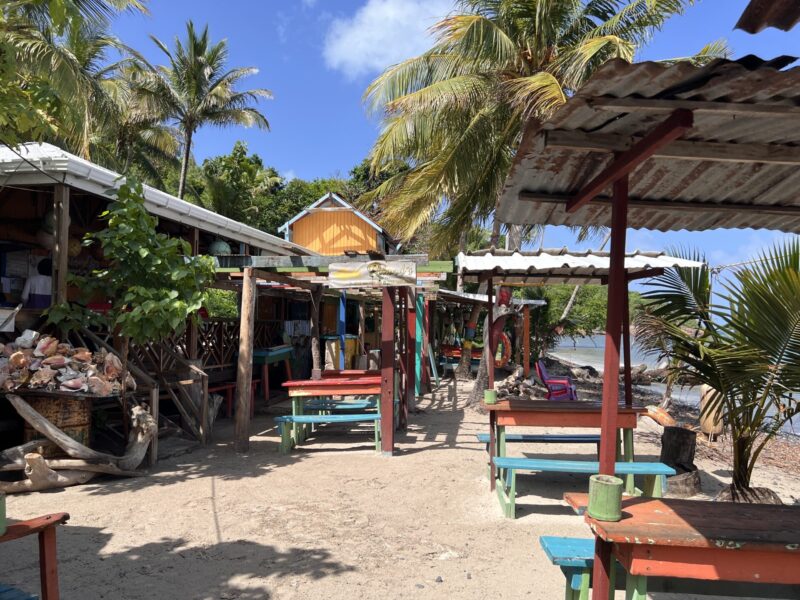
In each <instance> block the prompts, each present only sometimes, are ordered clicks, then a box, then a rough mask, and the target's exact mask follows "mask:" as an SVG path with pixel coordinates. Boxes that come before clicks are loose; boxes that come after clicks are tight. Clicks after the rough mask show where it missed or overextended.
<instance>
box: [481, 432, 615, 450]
mask: <svg viewBox="0 0 800 600" xmlns="http://www.w3.org/2000/svg"><path fill="white" fill-rule="evenodd" d="M475 435H476V437H477V438H478V441H479V442H483V443H484V444H486V450H487V451H488V450H489V434H488V433H477V434H475ZM506 442H520V443H526V444H595V445H596V446H597V452H598V453H599V452H600V436H599V435H597V434H594V433H578V434H561V433H507V434H506Z"/></svg>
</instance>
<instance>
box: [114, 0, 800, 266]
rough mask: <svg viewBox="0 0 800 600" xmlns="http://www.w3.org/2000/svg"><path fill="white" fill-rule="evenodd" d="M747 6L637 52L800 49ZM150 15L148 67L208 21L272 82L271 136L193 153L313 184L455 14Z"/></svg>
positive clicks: (326, 5) (235, 2) (720, 12)
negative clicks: (746, 22) (243, 160)
mask: <svg viewBox="0 0 800 600" xmlns="http://www.w3.org/2000/svg"><path fill="white" fill-rule="evenodd" d="M746 4H747V0H700V1H699V2H698V4H697V5H696V6H695V7H692V8H690V9H689V10H688V11H687V14H685V15H683V16H681V17H676V18H675V19H673V20H672V21H670V22H669V23H668V24H667V26H666V27H665V28H664V30H663V31H662V32H660V33H658V34H657V35H656V37H655V39H654V40H653V42H652V43H651V44H650V45H649V46H648V47H647V48H645V49H643V51H642V52H641V54H640V56H639V59H640V60H656V59H661V58H673V57H679V56H686V55H688V54H692V53H694V52H696V51H697V50H698V49H699V48H701V47H702V46H703V45H704V44H705V43H707V42H709V41H712V40H716V39H720V38H724V39H727V40H728V44H729V46H730V47H731V49H732V51H733V56H734V57H740V56H743V55H746V54H757V55H759V56H761V57H764V58H767V57H769V58H772V57H774V56H777V55H780V54H791V53H792V51H794V52H795V53H796V52H798V51H800V27H797V28H795V29H794V31H792V32H790V33H784V32H781V31H777V30H774V29H768V30H765V31H763V32H761V33H759V34H758V35H755V36H752V35H749V34H746V33H744V32H741V31H738V30H737V31H734V30H733V26H734V24H735V23H736V20H737V19H738V17H739V15H740V14H741V13H742V11H743V10H744V7H745V5H746ZM149 8H150V15H149V16H142V15H126V16H123V17H121V18H119V19H117V20H116V21H115V24H114V30H115V33H116V34H117V35H118V36H119V37H121V38H122V39H123V41H124V42H126V43H127V44H129V45H131V46H133V47H134V48H136V49H137V50H139V51H140V52H142V53H143V54H144V55H145V57H147V58H148V59H149V60H151V61H154V62H156V63H158V64H161V63H162V61H163V56H162V55H161V54H160V52H159V51H158V50H157V49H156V47H155V45H154V44H153V42H151V41H150V39H149V37H148V36H149V35H150V34H152V35H155V36H157V37H159V38H160V39H161V40H162V41H164V42H166V43H167V44H168V45H169V46H172V40H173V38H174V36H175V35H176V34H177V35H180V36H181V37H183V35H184V32H185V22H186V21H187V20H188V19H192V20H194V22H195V24H196V25H197V26H202V25H203V24H206V23H208V24H209V31H210V34H211V37H212V39H215V40H217V39H220V38H227V39H228V44H229V49H230V64H231V65H235V66H254V67H257V68H258V69H259V73H258V75H256V76H254V77H251V78H250V79H248V80H247V86H248V87H266V88H268V89H270V90H272V92H273V94H274V96H275V97H274V99H273V100H270V101H266V102H264V103H263V104H262V107H261V108H262V109H263V111H264V112H265V114H266V115H267V117H268V119H269V121H270V124H271V127H272V130H271V131H270V132H264V131H260V130H254V129H243V128H232V129H214V128H205V129H203V130H201V131H200V133H199V134H198V135H197V136H196V138H195V148H194V153H195V157H196V158H197V159H198V160H199V161H202V160H203V159H204V158H206V157H208V156H214V155H217V154H223V153H227V152H229V151H230V149H231V148H232V146H233V143H234V142H235V141H236V140H237V139H242V140H245V141H246V142H247V143H248V146H249V148H250V150H251V151H254V152H257V153H258V154H259V155H260V156H261V157H262V158H263V159H264V161H265V162H266V163H267V164H269V165H272V166H274V167H276V168H277V169H278V170H279V171H280V172H281V173H282V174H284V175H285V176H289V177H292V176H297V177H302V178H306V179H311V178H314V177H328V176H333V175H346V174H347V173H348V171H349V170H350V169H351V168H352V167H353V166H354V165H355V164H357V163H359V162H360V161H361V160H362V159H363V158H364V157H365V156H366V155H367V153H368V152H369V149H370V147H371V145H372V142H373V141H374V139H375V136H376V134H377V127H378V124H377V122H376V120H375V119H374V118H371V117H369V115H367V114H366V111H365V109H364V106H363V104H362V100H361V98H362V94H363V92H364V89H365V88H366V86H367V85H368V84H369V82H370V81H371V80H372V79H373V78H374V77H375V76H376V75H378V74H379V73H380V71H381V70H382V69H383V68H385V67H386V66H389V65H391V64H393V63H395V62H398V61H400V60H403V59H404V58H407V57H409V56H413V55H415V54H418V53H420V52H422V51H424V50H425V49H426V48H427V47H428V46H429V45H430V38H429V37H428V34H427V28H428V27H430V25H432V24H433V23H434V22H435V21H436V20H437V19H438V18H440V17H442V16H444V15H445V14H447V13H448V12H449V10H450V8H451V0H258V1H254V0H227V1H225V2H220V1H219V0H192V1H191V2H189V1H187V0H181V1H168V0H150V3H149ZM779 237H780V235H779V234H774V233H771V232H763V231H761V232H757V231H751V230H744V231H739V232H735V233H732V232H726V231H715V232H704V233H687V232H678V233H669V234H661V233H658V232H647V231H631V232H630V233H629V238H628V248H629V249H635V248H639V249H643V250H644V249H648V250H649V249H661V248H667V247H672V246H687V245H692V246H702V247H703V248H705V249H706V250H707V254H708V258H709V262H711V263H712V264H715V265H716V264H727V263H731V262H735V261H739V260H744V259H746V258H748V257H750V256H752V255H753V254H754V253H756V252H757V251H758V250H759V249H760V248H761V247H763V246H764V245H765V244H769V243H770V242H772V241H773V240H774V239H777V238H779ZM545 245H546V246H548V247H553V246H563V245H569V246H573V247H575V246H576V244H575V243H574V241H573V239H572V236H571V235H569V234H568V233H567V232H564V231H559V230H558V229H555V228H551V229H548V232H547V235H546V239H545Z"/></svg>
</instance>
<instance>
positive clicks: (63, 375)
mask: <svg viewBox="0 0 800 600" xmlns="http://www.w3.org/2000/svg"><path fill="white" fill-rule="evenodd" d="M81 376H82V375H81V373H80V371H76V370H75V369H73V368H71V367H64V368H63V369H61V371H59V374H58V380H59V381H69V380H70V379H78V378H79V377H81Z"/></svg>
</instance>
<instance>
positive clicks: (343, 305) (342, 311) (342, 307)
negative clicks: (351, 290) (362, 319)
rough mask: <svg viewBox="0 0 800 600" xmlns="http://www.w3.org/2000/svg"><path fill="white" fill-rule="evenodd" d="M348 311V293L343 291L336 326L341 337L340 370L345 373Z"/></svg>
mask: <svg viewBox="0 0 800 600" xmlns="http://www.w3.org/2000/svg"><path fill="white" fill-rule="evenodd" d="M346 309H347V292H346V291H344V290H342V295H341V296H339V322H338V323H337V324H336V333H337V335H338V336H339V370H340V371H344V355H345V353H344V337H345V336H344V332H345V311H346Z"/></svg>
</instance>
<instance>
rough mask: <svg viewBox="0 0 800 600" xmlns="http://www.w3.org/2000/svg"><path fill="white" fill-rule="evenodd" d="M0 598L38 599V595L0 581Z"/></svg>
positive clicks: (11, 599) (3, 599)
mask: <svg viewBox="0 0 800 600" xmlns="http://www.w3.org/2000/svg"><path fill="white" fill-rule="evenodd" d="M0 600H39V596H32V595H31V594H29V593H28V592H23V591H22V590H18V589H17V588H12V587H11V586H8V585H6V584H4V583H0Z"/></svg>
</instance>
